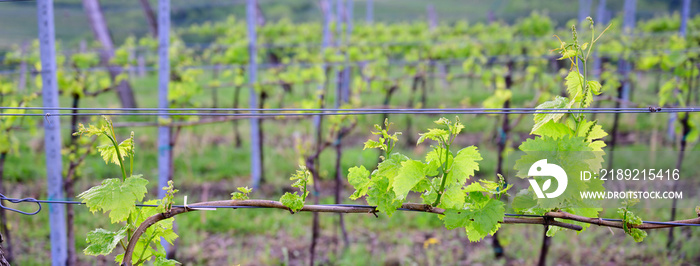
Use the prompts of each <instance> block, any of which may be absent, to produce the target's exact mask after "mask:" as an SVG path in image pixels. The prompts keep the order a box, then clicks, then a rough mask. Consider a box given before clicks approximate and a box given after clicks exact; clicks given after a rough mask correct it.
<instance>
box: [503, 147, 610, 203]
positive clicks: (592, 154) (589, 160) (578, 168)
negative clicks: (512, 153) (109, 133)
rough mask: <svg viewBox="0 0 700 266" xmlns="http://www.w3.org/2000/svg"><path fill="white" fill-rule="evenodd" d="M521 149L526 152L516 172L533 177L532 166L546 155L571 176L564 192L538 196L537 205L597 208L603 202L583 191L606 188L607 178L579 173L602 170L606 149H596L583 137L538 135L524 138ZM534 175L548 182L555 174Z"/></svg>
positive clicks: (540, 182) (537, 179)
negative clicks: (583, 176) (585, 177)
mask: <svg viewBox="0 0 700 266" xmlns="http://www.w3.org/2000/svg"><path fill="white" fill-rule="evenodd" d="M520 150H521V151H524V152H525V155H522V156H521V157H520V158H519V159H518V160H517V161H516V162H515V169H516V170H517V172H516V176H518V177H520V178H529V176H528V171H529V169H530V167H531V166H532V165H533V164H534V163H535V162H537V161H540V160H542V159H546V160H547V163H548V164H555V165H557V166H559V167H561V168H562V169H564V171H565V172H566V174H567V176H568V184H567V186H566V190H565V191H564V193H563V194H562V195H560V196H558V197H555V198H538V199H537V205H536V206H535V207H536V208H539V209H555V208H563V207H575V208H593V207H597V206H598V205H599V203H597V201H595V200H583V199H581V195H580V192H582V191H603V190H604V187H603V181H601V180H599V179H591V180H587V181H585V180H582V179H580V178H578V176H579V174H580V173H581V172H583V171H590V172H598V170H599V169H600V167H601V162H602V157H603V155H604V153H603V152H600V151H593V149H592V148H591V147H589V146H588V142H587V141H585V139H584V138H583V137H562V138H559V139H553V138H550V137H536V138H534V139H529V140H527V141H525V142H523V143H522V144H521V145H520ZM534 179H535V180H536V181H537V183H538V184H544V183H545V181H547V180H552V179H553V177H549V176H537V177H535V178H534ZM528 189H532V188H531V187H529V188H528ZM545 190H546V189H545ZM544 192H546V191H544Z"/></svg>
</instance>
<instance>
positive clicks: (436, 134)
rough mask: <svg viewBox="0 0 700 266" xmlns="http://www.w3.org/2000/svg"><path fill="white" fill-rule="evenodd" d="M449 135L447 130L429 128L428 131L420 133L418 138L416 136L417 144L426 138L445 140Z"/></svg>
mask: <svg viewBox="0 0 700 266" xmlns="http://www.w3.org/2000/svg"><path fill="white" fill-rule="evenodd" d="M449 137H450V133H449V132H447V130H444V129H438V128H431V129H428V132H426V133H420V138H418V143H417V144H421V143H423V141H425V140H426V139H431V140H434V141H447V139H448V138H449Z"/></svg>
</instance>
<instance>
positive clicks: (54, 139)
mask: <svg viewBox="0 0 700 266" xmlns="http://www.w3.org/2000/svg"><path fill="white" fill-rule="evenodd" d="M36 5H37V19H38V24H39V50H40V52H41V70H42V73H41V79H42V86H43V87H42V88H43V90H42V99H43V104H44V107H49V108H51V107H58V82H57V80H56V40H55V37H56V34H55V29H54V13H53V0H37V2H36ZM44 112H45V113H46V119H45V120H44V131H45V134H44V150H45V152H46V179H47V188H48V197H49V200H51V199H62V198H63V197H64V194H63V163H62V161H61V160H62V158H61V120H60V119H59V117H58V116H53V117H52V116H50V114H53V113H58V112H59V111H58V110H49V109H47V110H45V111H44ZM49 226H50V227H51V265H54V266H57V265H66V263H67V259H68V249H67V248H66V247H67V243H68V242H67V236H66V207H65V206H64V205H58V206H56V205H51V206H49Z"/></svg>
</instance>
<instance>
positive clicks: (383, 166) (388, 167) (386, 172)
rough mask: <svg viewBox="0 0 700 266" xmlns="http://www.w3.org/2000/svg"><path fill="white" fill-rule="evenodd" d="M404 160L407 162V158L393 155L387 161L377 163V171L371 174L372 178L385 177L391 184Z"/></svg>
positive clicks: (397, 154) (396, 154)
mask: <svg viewBox="0 0 700 266" xmlns="http://www.w3.org/2000/svg"><path fill="white" fill-rule="evenodd" d="M406 160H408V157H406V156H405V155H402V154H399V153H394V154H392V155H390V156H389V159H387V160H384V161H382V162H381V163H379V165H378V166H377V170H376V171H374V172H373V173H372V176H383V177H386V178H387V179H389V184H393V183H394V178H395V177H396V176H397V175H398V174H399V170H400V169H401V167H402V166H401V165H402V163H403V162H404V161H406ZM387 189H388V188H387Z"/></svg>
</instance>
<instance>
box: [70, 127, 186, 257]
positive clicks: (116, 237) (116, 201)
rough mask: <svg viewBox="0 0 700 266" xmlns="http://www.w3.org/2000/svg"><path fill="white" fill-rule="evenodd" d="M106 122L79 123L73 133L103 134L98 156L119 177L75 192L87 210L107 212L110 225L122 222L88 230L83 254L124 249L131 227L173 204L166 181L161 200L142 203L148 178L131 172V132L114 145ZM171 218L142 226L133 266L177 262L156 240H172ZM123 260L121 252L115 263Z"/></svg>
mask: <svg viewBox="0 0 700 266" xmlns="http://www.w3.org/2000/svg"><path fill="white" fill-rule="evenodd" d="M105 121H106V124H105V125H102V126H100V127H97V126H94V125H88V126H87V127H85V126H84V125H82V124H80V125H79V127H78V131H77V132H75V133H74V135H76V136H78V135H82V136H85V137H92V136H104V137H106V138H107V139H109V141H110V142H111V146H110V145H104V146H101V147H99V148H98V149H99V150H100V153H101V155H102V158H103V159H104V161H105V163H109V162H112V163H115V164H117V165H119V166H120V168H121V170H122V178H121V179H119V178H110V179H105V180H103V181H102V183H101V184H100V185H98V186H94V187H91V188H90V189H88V190H87V191H85V192H83V193H81V194H80V195H78V197H79V198H81V199H82V202H83V203H85V205H86V206H87V207H88V208H89V210H90V211H91V212H93V213H94V212H97V211H102V212H103V213H107V212H109V218H110V221H111V222H112V223H114V224H122V227H121V228H120V229H119V230H117V231H109V230H106V229H102V228H98V229H95V230H93V231H92V232H90V233H88V236H87V240H86V241H87V242H88V247H87V248H86V249H85V250H84V252H85V254H86V255H92V256H97V255H109V254H111V253H112V252H113V251H114V249H115V247H116V246H117V245H119V244H120V245H121V247H122V248H126V244H125V242H124V241H125V240H126V242H128V241H129V240H130V239H131V238H132V234H133V230H135V229H136V228H138V227H139V225H141V223H143V222H144V221H145V220H146V219H147V218H148V217H150V216H153V215H156V214H158V213H163V212H167V211H170V209H171V208H172V205H173V203H174V195H175V193H177V191H178V190H177V189H175V188H174V185H173V182H172V181H169V182H168V186H167V187H163V190H165V191H166V195H165V197H164V198H163V199H162V200H151V201H147V202H143V203H142V200H143V198H144V197H145V195H146V193H147V192H148V190H147V189H146V185H147V184H148V180H146V179H144V178H142V177H141V175H134V174H133V165H134V161H133V159H134V153H135V148H134V146H135V144H134V133H133V132H131V136H130V138H128V139H126V140H125V141H123V142H121V143H120V144H117V142H116V139H117V137H116V135H115V134H114V128H113V126H112V121H111V120H109V119H107V118H106V117H105ZM125 157H128V158H130V160H131V161H130V166H131V169H130V174H131V176H129V177H126V170H125V167H124V163H123V161H124V158H125ZM137 204H145V205H157V206H158V207H157V208H137V207H136V205H137ZM172 226H173V219H172V218H170V219H165V220H162V221H159V222H158V223H156V224H154V225H152V226H150V227H149V228H148V229H146V231H145V232H143V234H142V235H141V237H140V238H139V239H138V240H137V243H136V248H135V250H134V251H135V252H134V254H133V257H132V258H131V259H132V263H133V264H134V265H142V264H144V263H145V262H146V261H148V260H151V259H155V265H174V264H177V261H174V260H168V259H167V258H166V254H165V250H163V248H162V246H161V245H160V239H161V238H163V239H165V240H166V241H168V242H170V243H172V242H173V240H175V238H177V235H176V234H175V232H173V230H172ZM123 259H124V254H119V255H117V256H116V257H115V261H116V262H117V263H121V262H122V260H123Z"/></svg>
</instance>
